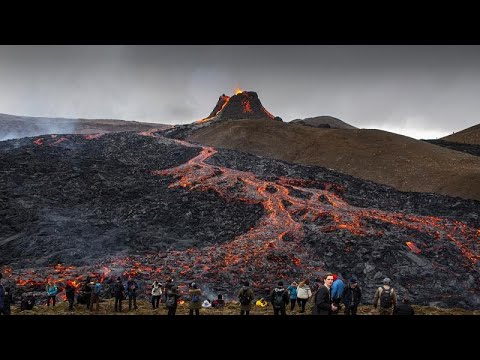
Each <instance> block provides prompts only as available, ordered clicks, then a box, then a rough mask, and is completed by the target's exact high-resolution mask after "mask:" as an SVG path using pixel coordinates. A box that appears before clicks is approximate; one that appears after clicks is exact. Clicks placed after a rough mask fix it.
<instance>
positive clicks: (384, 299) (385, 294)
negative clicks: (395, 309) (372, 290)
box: [380, 286, 392, 308]
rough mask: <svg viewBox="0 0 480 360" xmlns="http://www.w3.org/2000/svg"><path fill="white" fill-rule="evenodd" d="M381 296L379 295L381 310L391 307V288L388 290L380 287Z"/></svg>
mask: <svg viewBox="0 0 480 360" xmlns="http://www.w3.org/2000/svg"><path fill="white" fill-rule="evenodd" d="M382 289H383V291H382V294H381V295H380V306H381V307H383V308H389V307H391V306H392V295H391V293H392V288H389V289H388V290H387V289H385V288H384V287H383V286H382Z"/></svg>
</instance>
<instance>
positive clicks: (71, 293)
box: [65, 280, 75, 310]
mask: <svg viewBox="0 0 480 360" xmlns="http://www.w3.org/2000/svg"><path fill="white" fill-rule="evenodd" d="M65 296H66V297H67V301H68V310H73V302H74V300H75V287H74V286H73V284H72V282H71V281H70V280H68V281H67V286H66V287H65Z"/></svg>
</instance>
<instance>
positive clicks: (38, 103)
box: [0, 45, 480, 138]
mask: <svg viewBox="0 0 480 360" xmlns="http://www.w3.org/2000/svg"><path fill="white" fill-rule="evenodd" d="M236 86H240V87H242V88H244V89H246V90H253V91H257V92H258V94H259V96H260V99H261V101H262V102H263V104H264V106H265V107H266V108H267V109H268V110H269V111H270V112H271V113H273V114H275V115H278V116H281V117H282V118H283V119H284V120H286V121H288V120H292V119H295V118H304V117H312V116H318V115H332V116H336V117H338V118H340V119H342V120H344V121H346V122H347V123H350V124H352V125H354V126H357V127H361V128H381V129H385V130H389V131H394V132H399V133H403V134H406V135H409V136H414V137H429V138H432V137H438V136H443V135H446V134H448V133H451V132H453V131H459V130H462V129H464V128H467V127H470V126H473V125H476V124H478V123H480V119H479V115H478V114H479V113H480V105H479V104H478V101H477V100H476V99H475V97H476V94H478V93H479V92H480V46H321V45H317V46H295V45H291V46H264V45H256V46H201V45H195V46H173V45H170V46H164V45H162V46H0V113H8V114H14V115H27V116H45V117H69V118H117V119H123V120H137V121H147V122H159V123H168V124H175V123H176V124H181V123H188V122H192V121H195V120H198V119H201V118H203V117H205V116H207V115H208V114H209V113H210V111H211V110H212V109H213V106H214V105H215V103H216V101H217V99H218V96H219V95H221V94H222V93H226V94H232V93H233V89H234V88H235V87H236Z"/></svg>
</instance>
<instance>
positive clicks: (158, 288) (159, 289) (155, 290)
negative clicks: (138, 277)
mask: <svg viewBox="0 0 480 360" xmlns="http://www.w3.org/2000/svg"><path fill="white" fill-rule="evenodd" d="M161 295H162V287H161V286H160V285H158V286H155V285H153V287H152V296H161Z"/></svg>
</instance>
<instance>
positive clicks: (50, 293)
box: [45, 280, 58, 306]
mask: <svg viewBox="0 0 480 360" xmlns="http://www.w3.org/2000/svg"><path fill="white" fill-rule="evenodd" d="M45 290H46V291H47V306H50V300H52V306H55V298H56V296H57V291H58V289H57V285H55V283H54V282H53V281H52V280H49V281H48V283H47V286H45Z"/></svg>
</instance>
